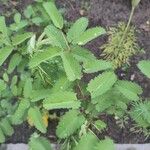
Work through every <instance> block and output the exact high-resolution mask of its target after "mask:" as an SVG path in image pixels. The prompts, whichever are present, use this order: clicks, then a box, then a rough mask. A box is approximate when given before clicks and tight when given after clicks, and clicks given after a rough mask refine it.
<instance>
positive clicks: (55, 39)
mask: <svg viewBox="0 0 150 150" xmlns="http://www.w3.org/2000/svg"><path fill="white" fill-rule="evenodd" d="M44 32H45V34H46V35H47V37H48V38H49V40H50V42H51V44H52V45H53V46H58V47H60V48H61V49H68V47H67V41H66V39H65V35H64V34H63V32H62V31H61V30H59V29H57V28H56V27H55V26H53V25H49V26H47V27H46V28H45V30H44Z"/></svg>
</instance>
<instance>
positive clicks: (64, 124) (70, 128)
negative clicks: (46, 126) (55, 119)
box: [56, 110, 85, 139]
mask: <svg viewBox="0 0 150 150" xmlns="http://www.w3.org/2000/svg"><path fill="white" fill-rule="evenodd" d="M84 122H85V118H84V116H82V115H81V114H80V113H79V111H78V110H70V111H69V112H67V113H66V114H65V115H64V116H62V118H61V119H60V122H59V124H58V126H57V130H56V134H57V136H58V137H59V138H61V139H64V138H67V137H69V136H70V135H72V134H73V133H75V132H76V131H77V130H78V129H79V128H81V126H82V125H83V124H84Z"/></svg>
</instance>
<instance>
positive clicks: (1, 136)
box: [0, 128, 5, 144]
mask: <svg viewBox="0 0 150 150" xmlns="http://www.w3.org/2000/svg"><path fill="white" fill-rule="evenodd" d="M4 142H5V135H4V133H3V131H2V129H1V128H0V144H1V143H4Z"/></svg>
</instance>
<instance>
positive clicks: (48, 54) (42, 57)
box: [29, 47, 60, 68]
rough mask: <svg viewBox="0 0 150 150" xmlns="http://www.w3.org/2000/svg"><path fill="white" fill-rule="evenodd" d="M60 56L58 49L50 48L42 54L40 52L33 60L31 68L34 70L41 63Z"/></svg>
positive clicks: (30, 64) (30, 63)
mask: <svg viewBox="0 0 150 150" xmlns="http://www.w3.org/2000/svg"><path fill="white" fill-rule="evenodd" d="M58 55H60V49H59V48H58V47H49V48H47V49H45V50H43V51H42V52H38V53H36V54H35V55H33V57H32V58H31V60H30V62H29V67H30V68H34V67H36V66H38V65H39V64H40V63H42V62H45V61H47V60H49V59H52V58H53V57H56V56H58Z"/></svg>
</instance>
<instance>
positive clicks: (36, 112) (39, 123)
mask: <svg viewBox="0 0 150 150" xmlns="http://www.w3.org/2000/svg"><path fill="white" fill-rule="evenodd" d="M28 117H29V118H31V120H32V121H33V123H34V126H35V127H36V128H37V129H38V130H39V131H41V132H42V133H46V126H45V124H44V122H43V119H42V114H41V112H40V109H39V108H38V107H36V106H35V107H31V108H30V109H29V111H28Z"/></svg>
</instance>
